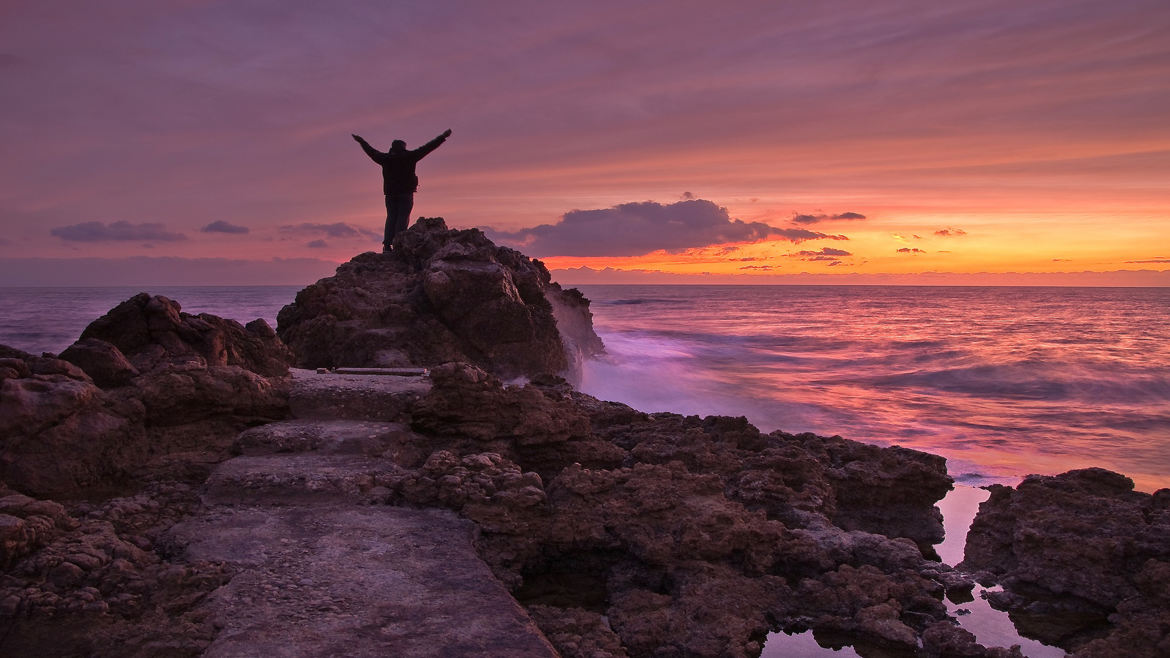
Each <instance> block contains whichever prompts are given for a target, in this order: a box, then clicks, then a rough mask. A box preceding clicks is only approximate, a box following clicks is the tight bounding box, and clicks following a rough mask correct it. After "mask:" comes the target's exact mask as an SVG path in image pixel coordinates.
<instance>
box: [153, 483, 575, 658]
mask: <svg viewBox="0 0 1170 658" xmlns="http://www.w3.org/2000/svg"><path fill="white" fill-rule="evenodd" d="M472 531H473V525H472V524H471V522H469V521H466V520H463V519H459V518H458V517H456V516H455V515H454V514H453V513H451V512H447V511H440V510H413V509H406V508H398V507H380V506H379V507H328V508H323V507H309V508H299V507H292V508H220V509H217V510H213V511H212V512H210V513H208V514H207V515H206V516H203V517H200V518H198V519H193V520H190V521H186V522H183V523H181V524H179V525H177V526H175V527H174V528H173V529H172V530H171V531H170V539H171V540H172V541H173V542H174V543H176V544H178V545H185V546H186V556H187V558H188V559H190V560H211V561H224V562H227V563H230V564H231V565H233V566H235V567H236V568H237V569H239V572H238V573H237V574H236V575H235V577H234V578H232V580H231V581H230V582H229V583H228V584H227V585H224V586H223V587H221V588H220V589H218V590H216V591H215V592H213V593H212V594H211V595H210V596H209V597H208V599H207V600H206V601H205V602H204V603H202V604H201V605H202V606H205V607H207V608H209V610H208V612H209V613H210V614H211V618H212V619H213V621H214V623H216V625H217V626H218V627H221V628H222V630H221V631H220V633H219V635H218V636H217V637H216V639H215V641H214V642H213V643H212V644H211V646H210V647H209V648H208V650H207V651H206V653H205V654H204V655H205V656H212V657H217V658H227V657H231V658H237V657H239V658H243V657H249V658H252V657H255V658H261V657H264V658H267V657H269V656H285V657H290V658H294V657H295V658H299V657H301V656H304V657H306V658H307V657H310V656H312V657H314V658H315V657H317V656H355V657H366V656H371V657H372V656H378V657H383V656H406V657H409V656H517V657H527V656H533V657H535V656H540V657H550V658H551V657H553V656H556V655H557V654H556V652H555V651H554V650H553V649H552V647H551V646H550V645H549V643H548V641H547V640H546V639H545V638H544V636H543V635H542V634H541V633H540V631H539V629H537V628H536V626H535V624H533V622H532V620H531V619H530V618H529V617H528V615H527V614H526V613H525V612H524V610H523V609H522V608H521V607H520V606H519V605H518V604H517V603H516V602H515V601H514V600H513V599H512V597H511V596H510V595H509V594H508V592H507V590H506V589H505V588H504V586H503V585H501V584H500V582H499V581H498V580H496V579H495V578H494V577H493V576H492V573H491V571H490V570H489V569H488V568H487V566H486V565H485V564H484V563H483V562H482V561H481V560H480V559H479V557H478V556H477V555H476V554H475V550H474V548H473V547H472V543H471V541H472Z"/></svg>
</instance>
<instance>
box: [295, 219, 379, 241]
mask: <svg viewBox="0 0 1170 658" xmlns="http://www.w3.org/2000/svg"><path fill="white" fill-rule="evenodd" d="M280 230H281V232H282V233H295V234H299V235H323V236H325V237H327V238H369V239H372V240H381V239H382V234H380V233H376V232H374V231H371V230H369V229H367V228H362V227H360V226H353V225H351V224H346V223H345V222H334V223H332V224H319V223H313V222H303V223H300V224H285V225H284V226H281V227H280Z"/></svg>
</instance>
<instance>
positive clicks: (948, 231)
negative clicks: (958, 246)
mask: <svg viewBox="0 0 1170 658" xmlns="http://www.w3.org/2000/svg"><path fill="white" fill-rule="evenodd" d="M934 234H935V235H937V236H939V237H942V238H951V237H955V238H957V237H959V236H963V235H967V232H966V231H964V230H963V229H961V228H950V227H947V228H944V229H939V230H937V231H935V232H934ZM914 237H918V236H914Z"/></svg>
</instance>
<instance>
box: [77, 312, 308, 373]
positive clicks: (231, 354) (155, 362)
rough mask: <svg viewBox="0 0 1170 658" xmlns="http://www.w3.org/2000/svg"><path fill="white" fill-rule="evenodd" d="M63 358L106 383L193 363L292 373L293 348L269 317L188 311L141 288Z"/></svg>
mask: <svg viewBox="0 0 1170 658" xmlns="http://www.w3.org/2000/svg"><path fill="white" fill-rule="evenodd" d="M111 348H112V349H111ZM61 358H62V359H65V360H66V361H71V362H73V363H75V364H76V365H77V366H79V367H80V368H82V369H83V370H85V371H86V372H87V373H89V374H90V376H91V377H93V378H94V381H95V382H98V383H99V384H101V383H102V382H103V380H105V379H108V378H109V377H111V376H112V377H113V378H114V379H115V380H120V381H122V382H123V383H125V381H128V380H127V379H126V375H127V374H132V373H135V372H137V373H143V372H149V371H152V370H159V369H161V368H165V367H166V366H172V365H187V364H190V363H196V364H198V365H199V366H202V367H207V368H215V367H225V366H235V367H239V368H242V369H243V370H247V371H250V372H253V373H256V374H258V375H262V376H265V377H280V376H284V375H287V374H288V366H289V363H290V362H291V361H292V352H290V351H289V349H288V348H287V347H286V346H285V345H284V344H283V343H281V342H280V341H279V340H277V339H276V333H275V332H274V331H273V330H272V328H271V327H269V326H268V323H267V322H265V321H264V320H259V319H258V320H254V321H252V322H249V323H248V325H247V326H246V327H245V326H243V325H241V324H240V323H238V322H236V321H235V320H225V319H223V318H220V317H217V316H215V315H211V314H209V313H200V314H199V315H191V314H189V313H183V312H182V308H181V307H180V306H179V304H178V302H175V301H173V300H171V299H167V298H166V297H163V296H161V295H154V296H151V295H148V294H147V293H139V294H137V295H135V296H134V297H131V298H130V299H128V300H126V301H124V302H122V303H121V304H118V305H117V306H115V307H114V308H113V309H111V310H110V311H109V312H108V313H106V314H105V315H103V316H102V317H100V318H98V319H97V320H94V321H93V322H91V323H90V325H89V326H88V327H86V328H85V331H83V332H82V333H81V338H80V340H79V341H78V342H77V343H75V344H74V345H72V346H71V347H69V348H67V349H66V350H65V351H64V352H62V353H61ZM103 385H104V384H103Z"/></svg>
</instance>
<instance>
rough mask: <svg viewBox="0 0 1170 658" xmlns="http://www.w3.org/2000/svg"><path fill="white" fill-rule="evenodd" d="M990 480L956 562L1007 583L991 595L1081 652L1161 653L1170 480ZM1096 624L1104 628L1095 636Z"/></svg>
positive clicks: (1168, 635)
mask: <svg viewBox="0 0 1170 658" xmlns="http://www.w3.org/2000/svg"><path fill="white" fill-rule="evenodd" d="M989 489H990V490H991V497H990V498H988V499H987V501H985V502H984V503H982V504H981V505H980V506H979V514H978V516H976V517H975V521H974V523H972V525H971V530H970V532H969V533H968V535H967V548H966V557H965V559H964V561H963V563H962V564H960V565H959V567H960V568H963V569H968V570H972V571H979V572H982V573H983V574H984V577H985V578H988V579H992V580H998V581H1000V582H1001V583H1002V584H1003V585H1004V588H1005V591H1004V592H1003V593H1002V594H1001V595H998V596H996V597H995V599H993V601H992V602H993V604H995V605H997V606H999V607H1006V608H1008V609H1010V610H1012V611H1013V612H1016V613H1018V616H1020V617H1021V618H1026V619H1027V628H1026V629H1025V630H1026V632H1029V634H1032V635H1035V636H1037V637H1039V638H1040V639H1042V640H1044V641H1046V642H1049V643H1059V644H1060V645H1061V646H1063V647H1065V648H1069V649H1075V650H1076V653H1077V654H1078V655H1094V656H1096V655H1120V654H1125V655H1130V656H1156V655H1166V652H1167V649H1170V593H1168V592H1170V590H1167V588H1166V583H1168V582H1170V489H1162V490H1160V491H1158V492H1156V493H1154V494H1153V495H1150V494H1146V493H1142V492H1137V491H1134V490H1133V481H1132V480H1130V479H1129V478H1127V477H1125V476H1123V475H1120V474H1117V473H1113V472H1111V471H1107V470H1104V469H1100V468H1088V469H1082V470H1075V471H1069V472H1067V473H1064V474H1061V475H1056V476H1038V475H1030V476H1028V477H1027V478H1025V479H1024V481H1023V482H1021V483H1020V484H1019V486H1017V487H1016V488H1015V489H1012V488H1009V487H1004V486H1001V485H995V486H992V487H989ZM1106 617H1107V618H1108V623H1107V624H1106ZM1102 626H1104V627H1105V628H1106V629H1107V630H1108V631H1109V634H1108V635H1107V636H1106V637H1104V638H1100V639H1095V640H1094V639H1093V638H1094V635H1096V634H1099V633H1098V630H1099V629H1100V628H1101V627H1102ZM1090 640H1092V641H1091V642H1090ZM1086 643H1088V644H1086ZM1123 647H1124V650H1121V649H1122V648H1123ZM1110 651H1119V652H1120V653H1112V654H1111V653H1109V652H1110Z"/></svg>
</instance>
